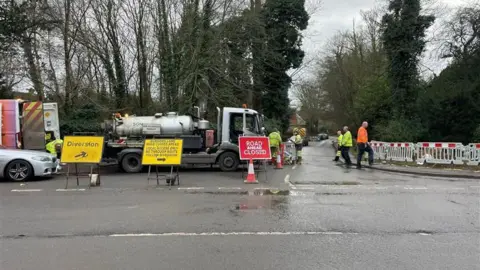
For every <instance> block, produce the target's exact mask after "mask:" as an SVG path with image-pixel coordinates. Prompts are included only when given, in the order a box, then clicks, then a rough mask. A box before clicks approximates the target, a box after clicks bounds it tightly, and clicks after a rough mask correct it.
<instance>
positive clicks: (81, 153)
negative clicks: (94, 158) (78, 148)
mask: <svg viewBox="0 0 480 270" xmlns="http://www.w3.org/2000/svg"><path fill="white" fill-rule="evenodd" d="M87 156H88V154H87V152H85V151H82V152H80V154H78V155H76V156H75V158H76V159H81V158H85V157H87Z"/></svg>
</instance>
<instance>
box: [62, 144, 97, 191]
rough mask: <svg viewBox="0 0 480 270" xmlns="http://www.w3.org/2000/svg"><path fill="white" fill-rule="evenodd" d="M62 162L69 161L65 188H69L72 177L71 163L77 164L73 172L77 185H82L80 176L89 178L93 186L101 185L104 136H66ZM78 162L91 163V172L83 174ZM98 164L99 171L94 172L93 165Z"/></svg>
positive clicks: (90, 184)
mask: <svg viewBox="0 0 480 270" xmlns="http://www.w3.org/2000/svg"><path fill="white" fill-rule="evenodd" d="M63 139H64V140H63V146H62V156H61V162H62V163H67V173H66V175H65V176H66V181H65V189H67V188H68V180H69V178H70V175H71V173H70V165H71V164H74V165H75V172H74V173H73V174H74V175H75V176H76V179H77V187H78V186H79V185H80V178H89V179H90V183H89V185H88V186H89V187H91V186H98V185H100V162H101V160H102V155H103V145H104V137H103V136H65V137H64V138H63ZM78 164H88V165H90V173H89V174H85V173H84V174H82V173H80V172H79V171H78ZM95 165H96V167H97V173H96V174H94V173H93V167H94V166H95Z"/></svg>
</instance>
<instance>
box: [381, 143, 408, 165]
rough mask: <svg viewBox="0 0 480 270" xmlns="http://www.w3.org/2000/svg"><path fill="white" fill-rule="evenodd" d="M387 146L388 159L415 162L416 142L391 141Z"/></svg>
mask: <svg viewBox="0 0 480 270" xmlns="http://www.w3.org/2000/svg"><path fill="white" fill-rule="evenodd" d="M385 148H386V152H387V153H386V160H390V161H406V162H413V159H414V154H415V144H414V143H411V142H406V143H405V142H404V143H389V144H387V146H386V147H385Z"/></svg>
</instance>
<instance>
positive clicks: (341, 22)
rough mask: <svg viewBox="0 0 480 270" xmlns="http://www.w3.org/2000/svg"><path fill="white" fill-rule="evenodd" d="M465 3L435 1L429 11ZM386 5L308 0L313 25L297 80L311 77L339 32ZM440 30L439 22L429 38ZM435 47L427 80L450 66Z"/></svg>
mask: <svg viewBox="0 0 480 270" xmlns="http://www.w3.org/2000/svg"><path fill="white" fill-rule="evenodd" d="M430 1H432V0H430ZM465 1H468V0H433V1H432V3H433V4H430V5H428V6H427V7H428V8H433V7H437V9H436V12H435V13H439V12H442V11H447V12H448V10H451V9H449V8H452V7H455V6H456V5H459V4H463V3H465ZM384 3H386V0H307V4H306V6H307V10H308V11H309V13H310V21H309V25H308V27H307V29H306V30H305V31H304V32H303V36H304V38H303V49H304V50H305V52H306V57H305V61H304V63H306V65H305V67H303V69H302V70H300V71H297V72H296V75H295V77H297V78H300V79H304V78H307V77H310V74H311V69H312V68H313V66H314V65H313V62H314V61H313V59H316V58H318V57H321V55H322V52H323V51H324V50H325V43H326V42H328V40H329V39H331V38H332V37H333V36H334V35H335V34H336V33H338V32H339V31H345V30H350V29H352V27H353V22H354V21H355V23H356V24H357V25H358V24H359V23H360V22H361V16H360V11H362V10H364V11H367V10H369V9H372V8H374V7H375V6H376V5H377V6H378V5H383V4H384ZM438 7H442V8H438ZM437 15H438V14H437ZM438 27H439V23H438V22H437V23H436V24H434V25H433V26H432V27H431V29H430V30H429V36H432V35H434V33H435V31H436V30H438ZM435 47H436V46H435V44H430V45H428V46H427V51H426V52H425V54H424V59H423V61H422V65H424V68H423V70H424V73H426V74H424V75H425V76H428V75H429V74H430V75H431V74H432V71H434V72H435V73H437V74H438V72H440V71H441V70H442V69H443V68H444V67H445V66H446V64H447V63H445V61H439V60H438V57H437V54H436V53H435V50H434V48H435ZM429 70H430V71H429ZM428 73H429V74H428Z"/></svg>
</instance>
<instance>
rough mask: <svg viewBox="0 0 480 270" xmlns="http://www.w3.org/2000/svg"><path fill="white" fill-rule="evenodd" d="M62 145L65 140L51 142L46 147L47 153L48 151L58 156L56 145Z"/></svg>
mask: <svg viewBox="0 0 480 270" xmlns="http://www.w3.org/2000/svg"><path fill="white" fill-rule="evenodd" d="M62 143H63V140H60V139H56V140H54V141H51V142H49V143H47V145H46V146H45V148H46V149H47V151H48V152H49V153H50V154H53V155H56V154H57V150H56V149H55V145H57V144H62Z"/></svg>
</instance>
